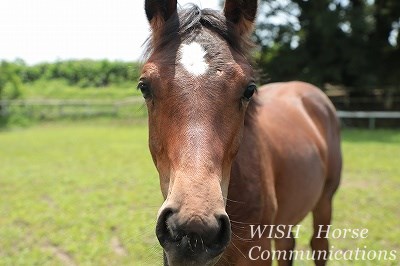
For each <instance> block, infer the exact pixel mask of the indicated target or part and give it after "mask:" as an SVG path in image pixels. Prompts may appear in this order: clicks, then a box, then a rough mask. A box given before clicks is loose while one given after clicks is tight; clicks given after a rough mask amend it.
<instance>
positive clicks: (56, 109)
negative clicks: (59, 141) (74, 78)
mask: <svg viewBox="0 0 400 266" xmlns="http://www.w3.org/2000/svg"><path fill="white" fill-rule="evenodd" d="M144 111H145V107H144V101H143V98H142V97H132V98H128V99H124V100H116V101H104V100H49V99H45V100H2V101H0V116H8V115H10V114H13V113H18V114H23V115H26V116H29V117H37V118H58V117H61V118H62V117H71V116H80V117H89V116H99V115H110V116H118V115H119V114H121V113H124V112H125V113H128V112H129V113H131V115H133V116H135V115H136V116H143V115H144V114H145V112H144Z"/></svg>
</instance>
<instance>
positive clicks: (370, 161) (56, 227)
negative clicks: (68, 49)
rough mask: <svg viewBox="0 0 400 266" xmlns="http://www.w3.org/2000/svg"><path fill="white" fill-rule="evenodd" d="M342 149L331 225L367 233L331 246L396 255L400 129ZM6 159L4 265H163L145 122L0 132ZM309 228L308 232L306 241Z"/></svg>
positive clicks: (0, 186) (350, 139) (0, 230)
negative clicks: (340, 181)
mask: <svg viewBox="0 0 400 266" xmlns="http://www.w3.org/2000/svg"><path fill="white" fill-rule="evenodd" d="M343 151H344V160H345V166H344V174H343V182H342V185H341V188H340V191H339V193H338V194H337V195H336V198H335V213H334V220H333V224H334V226H335V228H368V229H369V233H368V237H367V238H366V239H344V240H343V239H337V240H333V241H331V244H332V245H334V246H335V248H336V249H342V250H347V249H348V250H354V249H355V248H357V247H359V248H360V249H361V248H363V247H364V246H366V247H367V250H396V251H397V257H398V258H399V257H400V240H399V239H400V230H399V229H398V227H399V225H400V224H399V221H400V208H399V202H400V193H399V191H400V167H399V163H400V161H399V155H400V131H366V130H346V131H344V137H343ZM0 164H1V166H0V265H161V250H160V248H159V247H158V242H157V240H156V237H155V235H154V223H155V217H156V213H157V210H158V207H159V205H160V204H161V202H162V199H161V193H160V190H159V186H158V177H157V173H156V171H155V170H154V166H153V164H152V161H151V159H150V155H149V152H148V148H147V128H146V126H145V123H142V124H140V123H139V124H136V125H132V124H125V123H119V122H110V121H108V120H105V121H103V120H98V121H97V120H96V121H81V122H76V123H71V122H58V123H49V124H40V125H36V126H34V127H31V128H26V129H17V130H6V131H0ZM309 223H310V219H307V220H306V221H305V222H304V225H305V227H310V225H309ZM309 234H310V230H309V231H307V233H305V234H302V235H301V239H300V241H299V245H298V247H299V248H300V249H303V248H306V247H307V243H308V241H309V236H308V235H309ZM398 263H399V260H397V261H396V262H390V261H381V262H379V261H373V262H368V261H367V262H366V261H363V262H357V263H356V262H352V263H349V262H335V261H333V262H332V263H331V264H330V265H398ZM295 265H311V264H310V263H308V262H307V263H305V262H301V261H300V262H296V264H295Z"/></svg>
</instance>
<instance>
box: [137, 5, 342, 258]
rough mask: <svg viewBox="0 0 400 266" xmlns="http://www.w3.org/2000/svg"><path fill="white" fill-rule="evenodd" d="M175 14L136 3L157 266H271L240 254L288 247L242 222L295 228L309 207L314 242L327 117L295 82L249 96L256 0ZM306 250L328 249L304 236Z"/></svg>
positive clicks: (331, 115) (328, 153) (332, 162)
mask: <svg viewBox="0 0 400 266" xmlns="http://www.w3.org/2000/svg"><path fill="white" fill-rule="evenodd" d="M176 8H177V1H176V0H146V1H145V11H146V15H147V18H148V20H149V22H150V26H151V28H152V35H151V39H150V43H149V47H148V50H147V53H148V58H147V60H146V63H145V64H144V66H143V69H142V74H141V78H140V82H139V85H138V88H139V89H140V90H141V91H142V93H143V96H144V98H145V99H146V105H147V109H148V119H149V148H150V152H151V155H152V158H153V161H154V164H155V166H156V168H157V170H158V172H159V177H160V186H161V191H162V194H163V196H164V199H165V202H164V204H163V205H162V206H161V208H160V210H159V214H158V219H157V225H156V235H157V238H158V240H159V242H160V244H161V246H162V247H163V249H164V264H165V265H170V266H180V265H182V266H186V265H195V266H196V265H198V266H203V265H215V264H218V265H226V264H229V265H239V266H242V265H258V264H259V265H265V264H271V258H269V259H268V260H267V261H263V260H255V261H254V260H252V259H251V258H250V256H249V251H250V249H251V247H253V246H255V245H258V246H260V248H262V250H269V251H270V250H271V241H273V240H274V241H275V249H277V250H282V251H291V250H293V248H294V238H293V237H288V238H275V239H271V238H269V237H260V238H254V237H253V236H251V233H250V229H249V225H295V224H297V223H298V222H300V221H301V220H302V219H303V218H304V217H305V216H306V215H307V213H308V212H310V211H312V212H313V218H314V234H315V232H316V229H317V227H319V226H324V227H326V226H327V225H328V224H329V223H330V220H331V202H332V196H333V194H334V192H335V190H336V188H337V186H338V184H339V179H340V170H341V153H340V134H339V123H338V119H337V117H336V115H335V110H334V108H333V106H332V104H331V103H330V102H329V100H328V99H327V97H326V96H325V95H324V94H323V93H322V92H321V91H320V90H319V89H317V88H315V87H314V86H312V85H310V84H306V83H301V82H290V83H276V84H270V85H266V86H263V87H261V88H259V89H258V93H255V91H256V85H255V81H254V80H255V77H254V71H253V69H252V67H251V64H250V60H249V57H248V50H249V47H250V45H249V44H250V39H249V36H250V33H251V32H252V27H253V22H254V19H255V16H256V10H257V0H243V1H238V0H226V2H225V7H224V12H223V14H222V13H219V12H216V11H214V10H209V9H204V10H201V9H199V8H198V7H197V6H192V7H191V8H189V9H185V10H182V11H180V12H177V10H176ZM253 94H254V97H253ZM285 230H286V232H285V233H287V235H290V232H289V230H290V228H289V227H286V229H285ZM322 237H323V235H322ZM311 246H312V248H313V250H317V251H325V252H327V251H328V242H327V239H325V238H317V237H315V235H314V236H313V238H312V240H311ZM278 260H279V264H280V265H289V264H290V263H291V261H292V260H291V259H285V258H280V259H278ZM325 261H326V258H322V259H316V263H317V264H318V265H324V264H325Z"/></svg>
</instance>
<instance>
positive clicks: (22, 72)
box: [0, 60, 139, 99]
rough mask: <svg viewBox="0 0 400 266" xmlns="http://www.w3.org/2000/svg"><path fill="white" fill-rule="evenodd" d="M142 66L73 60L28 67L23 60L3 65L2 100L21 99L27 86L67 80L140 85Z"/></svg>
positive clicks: (82, 84)
mask: <svg viewBox="0 0 400 266" xmlns="http://www.w3.org/2000/svg"><path fill="white" fill-rule="evenodd" d="M138 75H139V64H138V63H133V62H118V61H116V62H111V61H108V60H101V61H96V60H69V61H59V62H55V63H40V64H36V65H27V64H25V62H24V61H22V60H16V61H14V62H7V61H2V62H1V63H0V98H9V99H13V98H18V96H19V91H20V87H21V86H22V85H23V84H24V83H29V82H34V81H37V80H54V79H63V80H65V81H67V83H68V84H69V85H71V86H78V87H81V88H85V87H99V88H100V87H106V86H108V85H111V84H119V83H123V82H129V81H130V82H136V81H137V79H138Z"/></svg>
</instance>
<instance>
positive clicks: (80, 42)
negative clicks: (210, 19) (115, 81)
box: [0, 0, 219, 64]
mask: <svg viewBox="0 0 400 266" xmlns="http://www.w3.org/2000/svg"><path fill="white" fill-rule="evenodd" d="M178 3H179V4H180V5H181V6H184V5H185V4H187V3H195V4H198V5H199V6H200V7H202V8H213V9H219V6H218V3H219V0H178ZM143 6H144V0H35V1H32V0H9V1H0V61H1V60H9V61H10V60H15V59H16V58H20V59H23V60H24V61H25V62H27V63H28V64H36V63H40V62H54V61H56V60H66V59H83V58H90V59H109V60H123V61H136V60H138V59H139V58H140V56H141V54H142V51H143V49H142V44H143V42H144V41H145V40H146V38H147V37H148V35H149V33H150V32H149V24H148V22H147V19H146V16H145V13H144V7H143Z"/></svg>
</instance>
